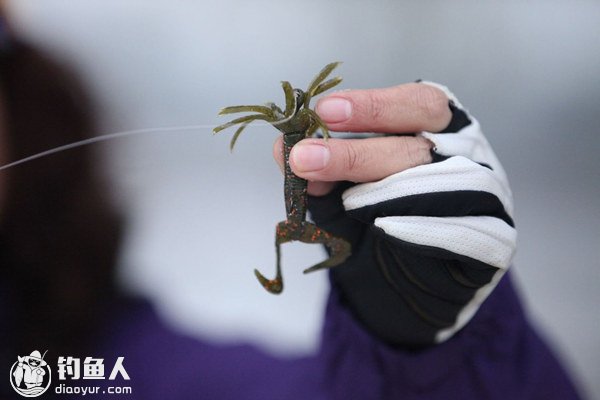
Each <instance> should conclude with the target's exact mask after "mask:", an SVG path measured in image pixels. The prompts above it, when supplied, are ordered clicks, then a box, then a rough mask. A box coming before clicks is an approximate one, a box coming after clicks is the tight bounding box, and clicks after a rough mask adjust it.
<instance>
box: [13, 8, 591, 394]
mask: <svg viewBox="0 0 600 400" xmlns="http://www.w3.org/2000/svg"><path fill="white" fill-rule="evenodd" d="M7 6H8V8H9V11H10V16H11V17H12V20H13V23H14V24H15V28H16V30H17V31H18V32H19V33H20V34H21V35H23V36H25V37H27V38H29V40H30V41H32V42H34V43H36V44H38V45H39V46H41V47H43V48H45V49H46V51H48V52H51V53H53V54H54V55H55V56H56V57H59V58H61V59H63V60H64V61H65V62H66V63H68V64H70V65H73V66H75V67H76V69H77V70H78V71H79V73H80V74H81V75H82V77H83V78H84V80H85V82H86V83H87V85H88V87H89V89H90V90H91V92H92V94H93V96H94V98H95V100H96V104H97V109H98V113H99V117H100V133H111V132H118V131H125V130H133V129H141V128H160V127H177V126H182V127H185V126H190V125H207V126H214V125H217V124H220V123H222V122H224V120H221V119H219V118H217V117H216V113H217V111H218V110H219V108H221V107H223V106H226V105H233V104H241V103H251V104H257V103H258V104H260V103H263V102H266V101H275V102H277V103H281V102H283V95H282V93H281V89H280V86H279V81H281V80H284V79H285V80H290V81H291V82H292V83H293V84H294V85H295V86H298V87H305V86H306V85H307V84H308V82H309V81H310V79H311V78H312V77H313V75H314V74H315V73H316V72H317V71H318V70H319V69H320V68H321V67H323V66H324V65H325V64H326V63H328V62H331V61H335V60H341V61H344V64H343V65H342V67H341V68H340V70H339V73H340V74H341V75H342V76H343V77H344V83H342V85H341V87H342V88H346V89H347V88H371V87H385V86H391V85H394V84H398V83H403V82H407V81H413V80H415V79H418V78H424V79H429V80H434V81H438V82H442V83H445V84H446V85H448V86H449V87H450V88H451V89H452V90H453V91H454V92H455V93H456V94H457V96H458V97H459V98H460V99H461V102H462V103H463V104H465V105H466V106H467V107H468V108H469V109H470V111H471V112H472V113H473V114H474V115H475V116H476V117H477V118H478V119H479V120H480V121H481V123H482V125H483V127H484V129H485V132H486V134H487V136H488V139H489V140H490V142H491V143H492V144H493V146H494V148H495V150H496V153H497V154H498V156H499V157H500V159H501V160H502V161H503V163H504V166H505V168H506V170H507V172H508V174H509V178H510V180H511V183H512V188H513V191H514V195H515V203H516V222H517V228H518V230H519V249H518V254H517V257H516V260H515V263H514V270H513V271H514V273H515V274H516V276H517V278H518V286H519V287H520V289H521V292H522V294H523V296H524V298H525V301H526V305H527V307H528V309H529V311H530V314H531V315H532V319H533V321H534V323H535V324H536V325H538V326H539V327H540V328H541V329H542V331H543V333H544V335H545V336H546V337H547V339H548V340H549V341H550V342H551V343H552V344H553V345H554V347H555V349H556V351H557V353H558V354H559V356H560V357H561V358H562V359H563V360H564V362H565V363H566V365H567V366H568V367H569V369H570V370H571V373H572V375H573V376H574V378H575V380H576V381H577V382H578V384H579V385H580V387H581V389H582V391H583V392H584V393H586V394H587V395H588V396H590V398H600V381H598V379H597V378H598V376H600V340H599V336H600V316H599V314H598V311H597V307H598V305H600V290H599V289H598V287H599V285H600V250H599V248H600V246H599V245H600V227H599V226H600V224H599V222H600V221H599V215H600V202H599V200H598V199H599V197H600V187H599V185H598V182H599V179H598V178H599V172H600V170H599V166H600V161H599V160H598V152H599V150H600V138H599V135H598V122H597V118H598V114H599V111H600V75H599V72H598V71H600V52H599V51H598V38H600V3H599V2H595V1H587V2H586V1H577V2H566V1H564V2H559V1H531V2H527V3H526V4H525V3H524V2H516V1H514V2H500V1H490V2H477V1H453V2H442V1H431V2H420V3H417V2H400V1H372V2H364V1H361V2H359V1H352V0H345V1H342V0H338V1H328V2H323V1H316V0H304V1H291V0H280V1H252V2H244V1H237V0H222V1H220V2H218V3H215V2H211V3H210V4H209V3H208V2H203V1H192V0H177V1H173V0H169V1H167V0H153V1H147V0H86V1H79V2H73V1H67V0H45V1H36V0H18V1H17V0H13V1H7ZM231 134H233V132H227V131H226V132H225V133H223V134H221V135H220V136H216V137H213V136H212V133H211V130H210V128H206V127H205V128H196V129H181V130H171V131H168V132H163V133H148V134H142V135H137V136H130V137H127V138H121V139H115V140H113V141H110V142H104V143H102V144H98V145H95V146H96V148H97V150H98V152H99V153H100V154H101V155H102V158H103V160H104V163H105V168H106V171H107V173H108V175H109V176H110V179H111V180H112V182H113V183H114V185H113V186H114V198H115V200H116V201H117V202H118V204H119V205H120V206H121V208H122V209H123V210H124V211H125V212H126V214H127V216H128V219H129V229H128V234H127V240H126V246H125V249H124V252H123V254H122V257H121V280H122V282H123V285H124V286H125V287H126V288H127V290H130V291H132V292H135V293H140V294H143V295H145V296H147V297H149V298H151V299H153V300H154V301H155V302H156V304H157V306H158V308H159V310H160V312H161V314H162V315H163V317H164V318H165V319H167V320H168V321H169V322H170V323H171V324H173V325H174V326H176V327H178V329H180V330H183V331H185V332H187V333H189V334H192V335H195V336H198V337H204V338H206V337H208V338H210V339H211V340H216V341H224V342H227V341H231V340H245V341H251V342H254V343H256V344H257V345H259V346H261V347H263V348H265V349H267V350H269V351H271V352H275V353H278V354H302V353H306V352H310V351H312V350H314V349H315V348H316V346H317V345H318V335H319V330H320V325H321V318H322V311H323V305H324V301H325V296H326V294H327V290H328V289H327V282H326V274H324V273H317V274H313V275H309V276H303V275H302V274H301V272H300V271H301V270H302V269H303V268H305V267H306V266H309V265H312V264H313V263H315V262H317V261H319V260H320V259H321V258H322V257H323V256H324V254H323V252H322V250H321V249H320V248H319V247H315V246H309V245H300V244H290V245H286V246H287V247H284V251H283V254H284V255H283V268H284V275H285V276H284V277H285V279H286V283H287V287H286V290H285V292H284V293H283V295H282V296H279V297H274V296H272V295H269V294H267V293H266V292H265V291H264V290H262V289H261V288H260V287H259V285H258V284H257V283H256V282H255V278H254V276H253V274H252V269H253V268H260V269H261V271H263V272H264V273H265V274H267V275H270V274H271V273H272V271H273V270H274V262H275V252H274V248H273V236H274V229H275V223H276V222H278V221H280V220H282V219H283V218H284V215H285V211H284V206H283V195H282V177H281V175H280V172H279V170H278V168H277V167H276V166H275V164H274V162H273V161H272V159H271V146H272V143H273V141H274V140H275V138H276V135H277V134H276V131H275V130H274V129H273V128H271V127H268V126H260V125H256V126H255V127H252V128H249V129H247V131H246V132H245V133H244V135H243V136H242V137H241V138H240V140H239V142H238V144H237V147H236V151H235V153H234V154H230V153H229V150H228V145H229V140H230V137H231ZM71 151H76V150H71Z"/></svg>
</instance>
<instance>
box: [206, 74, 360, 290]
mask: <svg viewBox="0 0 600 400" xmlns="http://www.w3.org/2000/svg"><path fill="white" fill-rule="evenodd" d="M339 64H340V63H339V62H334V63H331V64H328V65H326V66H325V67H324V68H323V69H322V70H321V72H319V73H318V74H317V76H316V77H315V78H314V79H313V80H312V82H311V83H310V85H309V86H308V89H307V90H306V91H302V90H300V89H296V88H292V85H291V84H290V83H289V82H287V81H283V82H281V86H282V88H283V92H284V93H285V110H283V111H282V110H281V108H279V107H278V106H277V105H276V104H274V103H267V104H266V105H264V106H263V105H250V106H248V105H245V106H233V107H225V108H223V109H222V110H221V111H220V112H219V115H227V114H233V113H239V112H252V113H255V114H251V115H246V116H244V117H240V118H236V119H234V120H232V121H230V122H228V123H226V124H223V125H220V126H218V127H216V128H214V129H213V132H214V133H218V132H220V131H222V130H224V129H227V128H229V127H231V126H234V125H238V124H239V125H240V126H239V127H238V129H237V130H236V131H235V134H234V135H233V138H232V139H231V144H230V146H229V147H230V149H231V150H233V147H234V146H235V142H236V141H237V139H238V137H239V136H240V134H241V133H242V131H243V130H244V128H246V126H247V125H248V124H249V123H251V122H253V121H261V120H262V121H266V122H268V123H270V124H271V125H273V126H274V127H275V128H277V129H278V130H279V131H281V132H282V133H283V156H284V160H285V172H284V185H283V189H284V197H285V210H286V220H285V221H281V222H279V223H278V224H277V227H276V230H275V248H276V252H277V264H276V275H275V278H274V279H267V278H265V277H264V276H263V275H262V274H261V273H260V272H259V271H258V270H256V269H255V270H254V274H255V275H256V278H257V279H258V281H259V282H260V284H261V285H262V286H263V287H264V288H265V289H266V290H267V291H269V292H271V293H274V294H279V293H281V291H282V290H283V277H282V275H281V262H280V261H281V249H280V247H281V245H282V244H283V243H287V242H291V241H294V240H298V241H301V242H304V243H321V244H324V245H325V246H327V248H328V249H329V254H330V256H329V258H328V259H327V260H325V261H323V262H320V263H318V264H316V265H313V266H312V267H310V268H307V269H305V270H304V273H308V272H312V271H316V270H320V269H325V268H331V267H335V266H336V265H339V264H341V263H342V262H344V260H346V258H348V257H349V256H350V244H349V243H348V242H347V241H346V240H344V239H342V238H340V237H336V236H333V235H332V234H330V233H329V232H326V231H325V230H323V229H321V228H319V227H318V226H316V225H315V224H313V223H312V222H309V221H307V220H306V211H307V197H308V194H307V185H308V182H307V181H306V179H303V178H300V177H299V176H297V175H296V174H294V173H293V172H292V169H291V167H290V163H289V159H290V151H291V150H292V147H293V146H294V145H295V144H296V143H298V142H299V141H301V140H302V139H304V138H307V137H311V136H312V135H313V134H314V133H315V132H316V131H317V129H321V131H322V133H323V137H324V138H325V140H327V138H329V130H328V129H327V126H326V125H325V123H324V122H323V121H322V120H321V119H320V118H319V116H318V115H317V113H316V112H314V111H313V110H311V109H310V107H309V106H310V100H311V98H312V97H314V96H316V95H318V94H321V93H323V92H325V91H326V90H329V89H331V88H333V87H334V86H336V85H337V84H339V83H340V82H341V81H342V78H340V77H335V78H331V79H329V80H325V79H327V77H328V76H329V74H331V72H332V71H333V70H334V69H335V68H336V67H337V66H338V65H339Z"/></svg>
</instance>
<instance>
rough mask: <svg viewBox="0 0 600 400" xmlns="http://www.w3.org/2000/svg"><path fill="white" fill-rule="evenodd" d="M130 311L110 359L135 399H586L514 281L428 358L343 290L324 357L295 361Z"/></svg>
mask: <svg viewBox="0 0 600 400" xmlns="http://www.w3.org/2000/svg"><path fill="white" fill-rule="evenodd" d="M120 314H121V315H120V316H119V317H117V318H116V319H115V320H114V324H112V325H111V328H110V329H109V330H108V331H107V332H106V333H105V335H104V337H105V343H104V345H103V350H102V351H101V354H102V355H103V356H104V357H106V358H107V359H110V357H116V356H125V362H124V365H125V367H126V368H127V371H128V373H129V374H130V376H131V381H128V382H124V381H115V382H114V384H124V385H130V386H131V387H132V388H133V395H129V396H128V397H127V398H131V399H132V398H135V399H146V400H152V399H261V400H262V399H362V400H368V399H377V400H381V399H403V400H410V399H431V400H434V399H444V400H448V399H503V400H504V399H512V400H518V399H546V400H547V399H561V400H569V399H577V398H579V397H578V396H577V394H576V392H575V390H574V388H573V386H572V385H571V383H570V381H569V379H568V378H567V376H566V374H565V373H564V371H563V370H562V368H561V367H560V365H559V363H558V362H557V361H556V359H555V358H554V357H553V355H552V354H551V353H550V351H549V350H548V348H547V347H546V346H545V344H544V343H543V342H542V341H541V340H540V338H539V337H538V336H537V335H536V333H535V332H534V331H533V330H532V328H531V327H530V326H529V324H528V323H527V322H526V320H525V318H524V315H523V311H522V309H521V307H520V305H519V301H518V299H517V296H516V294H515V292H514V290H513V287H512V283H511V282H510V278H509V276H508V275H507V276H505V278H504V279H503V280H502V281H501V283H500V284H499V286H498V287H497V288H496V290H495V291H494V293H493V294H492V295H491V296H490V297H489V298H488V299H487V300H486V302H485V303H484V304H483V306H482V307H481V309H480V310H479V312H478V313H477V315H476V316H475V318H474V319H473V320H472V321H471V322H470V323H469V324H468V325H467V326H466V327H465V328H464V329H463V330H461V331H460V332H459V333H458V334H457V335H455V336H454V337H453V338H451V339H450V340H448V341H447V342H445V343H442V344H440V345H437V346H432V347H430V348H428V349H425V350H420V351H409V350H403V349H393V348H390V347H389V346H387V345H385V344H383V343H382V342H380V341H378V340H376V339H375V338H373V337H372V336H370V335H369V334H368V333H367V332H366V331H364V330H363V329H362V328H361V327H360V326H359V325H357V323H356V321H355V319H354V318H353V317H352V315H351V313H350V312H349V311H348V310H347V309H346V308H345V307H344V306H343V305H342V304H341V303H340V300H339V298H338V296H337V292H336V291H335V289H334V290H332V293H331V295H330V298H329V301H328V305H327V312H326V319H325V324H324V328H323V338H322V348H321V350H320V351H319V352H318V354H316V355H315V356H312V357H306V358H301V359H293V360H292V359H287V360H286V359H278V358H274V357H271V356H268V355H266V354H264V353H262V352H260V351H258V350H257V349H255V348H253V347H252V346H247V345H239V346H215V345H209V344H206V343H203V342H199V341H197V340H194V339H190V338H187V337H184V336H180V335H177V334H175V333H173V332H172V331H170V330H169V329H168V328H166V327H165V326H164V325H163V324H162V323H161V322H160V321H159V320H158V318H157V317H156V315H155V314H154V312H153V311H152V309H151V307H149V306H147V305H138V306H135V307H133V306H131V307H129V308H126V309H123V310H121V313H120ZM105 383H106V382H105ZM88 398H90V396H88Z"/></svg>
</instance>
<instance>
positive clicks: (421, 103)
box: [273, 83, 452, 196]
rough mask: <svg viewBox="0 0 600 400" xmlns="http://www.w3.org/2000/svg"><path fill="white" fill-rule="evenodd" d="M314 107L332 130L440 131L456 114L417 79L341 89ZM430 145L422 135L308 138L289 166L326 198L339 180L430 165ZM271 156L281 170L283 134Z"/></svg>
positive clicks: (361, 179)
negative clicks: (378, 85)
mask: <svg viewBox="0 0 600 400" xmlns="http://www.w3.org/2000/svg"><path fill="white" fill-rule="evenodd" d="M316 111H317V113H318V114H319V116H320V117H321V119H323V121H324V122H325V123H327V125H328V127H329V129H331V130H333V131H349V132H375V133H412V132H420V131H430V132H436V131H439V130H442V129H443V128H445V127H446V126H447V125H448V123H449V122H450V119H451V117H452V114H451V112H450V109H449V108H448V98H447V97H446V95H445V94H444V92H443V91H442V90H440V89H438V88H435V87H432V86H426V85H422V84H417V83H410V84H406V85H399V86H395V87H392V88H387V89H371V90H352V91H344V92H337V93H334V94H332V95H329V96H327V97H325V98H323V99H321V100H320V101H319V102H318V103H317V106H316ZM432 147H433V143H432V142H431V141H430V140H428V139H426V138H424V137H422V136H417V137H415V136H383V135H382V136H381V137H376V138H368V139H329V140H327V141H325V140H324V139H304V140H303V141H301V142H300V143H298V144H297V145H296V146H294V148H293V149H292V152H291V155H290V166H291V167H292V170H293V171H294V173H295V174H296V175H298V176H300V177H302V178H305V179H307V180H309V185H308V192H309V194H311V195H313V196H322V195H325V194H327V193H329V192H331V190H332V189H333V187H334V186H335V182H336V181H352V182H372V181H377V180H380V179H382V178H385V177H386V176H389V175H392V174H394V173H397V172H400V171H404V170H406V169H408V168H411V167H415V166H417V165H421V164H426V163H429V162H431V153H430V150H431V148H432ZM273 154H274V157H275V159H276V161H277V162H278V163H279V165H280V167H282V168H283V155H282V139H281V137H279V139H278V140H277V141H276V142H275V146H274V148H273Z"/></svg>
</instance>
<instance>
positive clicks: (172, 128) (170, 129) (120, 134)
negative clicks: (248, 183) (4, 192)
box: [0, 124, 268, 171]
mask: <svg viewBox="0 0 600 400" xmlns="http://www.w3.org/2000/svg"><path fill="white" fill-rule="evenodd" d="M256 125H268V124H256ZM215 126H216V125H181V126H169V127H162V128H143V129H134V130H130V131H121V132H115V133H107V134H105V135H99V136H94V137H91V138H88V139H84V140H80V141H77V142H73V143H69V144H65V145H63V146H59V147H55V148H53V149H49V150H45V151H42V152H40V153H37V154H33V155H31V156H28V157H25V158H21V159H20V160H17V161H13V162H11V163H8V164H5V165H1V166H0V171H2V170H4V169H8V168H11V167H15V166H17V165H19V164H23V163H26V162H29V161H33V160H36V159H38V158H42V157H46V156H49V155H51V154H55V153H60V152H61V151H65V150H69V149H73V148H75V147H81V146H86V145H88V144H92V143H97V142H103V141H105V140H111V139H117V138H120V137H124V136H131V135H138V134H142V133H159V132H161V133H162V132H173V131H191V130H196V129H212V128H214V127H215Z"/></svg>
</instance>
